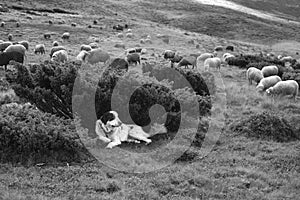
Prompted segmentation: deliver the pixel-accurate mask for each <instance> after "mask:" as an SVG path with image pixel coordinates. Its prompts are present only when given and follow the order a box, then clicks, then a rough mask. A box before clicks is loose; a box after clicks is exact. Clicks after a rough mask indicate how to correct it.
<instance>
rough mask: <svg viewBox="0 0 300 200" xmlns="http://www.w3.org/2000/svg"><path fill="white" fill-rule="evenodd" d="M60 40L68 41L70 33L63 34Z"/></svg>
mask: <svg viewBox="0 0 300 200" xmlns="http://www.w3.org/2000/svg"><path fill="white" fill-rule="evenodd" d="M61 38H62V39H69V38H70V33H69V32H65V33H63V34H62V36H61Z"/></svg>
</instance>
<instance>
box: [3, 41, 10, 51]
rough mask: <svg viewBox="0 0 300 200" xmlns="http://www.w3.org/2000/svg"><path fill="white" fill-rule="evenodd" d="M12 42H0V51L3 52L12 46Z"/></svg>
mask: <svg viewBox="0 0 300 200" xmlns="http://www.w3.org/2000/svg"><path fill="white" fill-rule="evenodd" d="M12 44H13V43H12V42H8V41H7V42H2V43H0V51H4V50H5V49H6V48H7V47H8V46H10V45H12Z"/></svg>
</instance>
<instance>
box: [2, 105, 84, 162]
mask: <svg viewBox="0 0 300 200" xmlns="http://www.w3.org/2000/svg"><path fill="white" fill-rule="evenodd" d="M88 158H89V154H88V152H87V151H86V150H85V148H84V147H83V146H82V144H81V142H80V138H79V136H78V134H77V132H76V129H75V126H74V124H72V122H71V121H70V120H64V119H62V118H59V117H56V116H54V115H51V114H49V113H43V112H42V111H39V110H37V109H35V108H33V107H32V106H28V105H21V104H15V105H12V104H7V105H3V106H1V107H0V161H1V162H12V163H22V164H28V165H31V164H35V163H49V162H51V163H53V162H68V163H70V162H81V161H82V160H84V159H88Z"/></svg>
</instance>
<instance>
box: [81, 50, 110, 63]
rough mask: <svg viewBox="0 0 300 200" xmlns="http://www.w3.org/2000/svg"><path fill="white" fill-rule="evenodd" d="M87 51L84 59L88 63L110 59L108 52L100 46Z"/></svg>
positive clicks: (104, 61)
mask: <svg viewBox="0 0 300 200" xmlns="http://www.w3.org/2000/svg"><path fill="white" fill-rule="evenodd" d="M89 53H90V54H89V55H87V56H86V59H85V60H86V61H87V62H88V63H90V64H95V63H98V62H103V63H106V62H107V61H108V60H109V59H110V56H109V54H108V53H107V52H105V51H103V50H102V49H100V48H97V49H92V51H90V52H89Z"/></svg>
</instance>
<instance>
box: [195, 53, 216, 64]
mask: <svg viewBox="0 0 300 200" xmlns="http://www.w3.org/2000/svg"><path fill="white" fill-rule="evenodd" d="M213 57H214V55H213V54H212V53H203V54H201V55H200V56H198V57H197V65H198V63H199V64H200V63H203V62H204V61H205V60H206V59H207V58H213Z"/></svg>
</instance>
